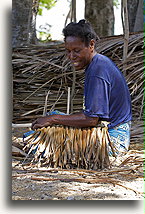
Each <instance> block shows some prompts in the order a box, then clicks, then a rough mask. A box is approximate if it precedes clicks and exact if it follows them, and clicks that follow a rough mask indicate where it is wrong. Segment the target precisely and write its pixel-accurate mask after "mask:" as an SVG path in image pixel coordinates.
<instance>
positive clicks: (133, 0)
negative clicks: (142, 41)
mask: <svg viewBox="0 0 145 214" xmlns="http://www.w3.org/2000/svg"><path fill="white" fill-rule="evenodd" d="M127 7H128V16H129V17H128V18H129V31H130V32H138V31H143V22H144V18H143V12H144V4H143V0H128V1H127Z"/></svg>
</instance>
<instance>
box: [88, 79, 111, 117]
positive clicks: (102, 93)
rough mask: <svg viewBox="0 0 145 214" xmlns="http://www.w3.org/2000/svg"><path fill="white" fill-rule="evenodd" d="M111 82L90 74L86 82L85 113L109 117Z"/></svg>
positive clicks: (91, 115)
mask: <svg viewBox="0 0 145 214" xmlns="http://www.w3.org/2000/svg"><path fill="white" fill-rule="evenodd" d="M110 90H111V87H110V83H108V82H107V81H106V80H104V79H102V78H100V77H97V76H90V77H89V78H88V79H87V81H86V82H85V91H84V98H85V103H84V105H85V109H84V114H86V115H87V116H90V117H100V118H106V119H107V118H109V99H110Z"/></svg>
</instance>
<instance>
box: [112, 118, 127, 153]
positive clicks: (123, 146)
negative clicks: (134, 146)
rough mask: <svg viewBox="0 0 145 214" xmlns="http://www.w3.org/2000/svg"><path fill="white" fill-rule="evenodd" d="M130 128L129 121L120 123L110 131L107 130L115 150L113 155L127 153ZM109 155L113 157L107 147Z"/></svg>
mask: <svg viewBox="0 0 145 214" xmlns="http://www.w3.org/2000/svg"><path fill="white" fill-rule="evenodd" d="M130 128H131V121H130V122H127V123H122V124H120V125H118V126H116V127H113V128H112V129H108V132H109V135H110V139H111V142H112V145H113V148H114V150H115V154H116V155H118V154H119V153H120V152H126V151H128V148H129V144H130ZM109 155H113V153H112V150H111V148H110V147H109Z"/></svg>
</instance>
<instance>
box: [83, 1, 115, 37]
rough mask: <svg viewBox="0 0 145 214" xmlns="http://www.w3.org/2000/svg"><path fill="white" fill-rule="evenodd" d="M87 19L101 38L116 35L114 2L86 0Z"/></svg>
mask: <svg viewBox="0 0 145 214" xmlns="http://www.w3.org/2000/svg"><path fill="white" fill-rule="evenodd" d="M85 18H86V19H87V20H88V21H89V22H90V23H91V24H92V26H93V28H94V30H95V32H96V33H97V35H98V36H99V37H104V36H111V35H113V34H114V10H113V0H85Z"/></svg>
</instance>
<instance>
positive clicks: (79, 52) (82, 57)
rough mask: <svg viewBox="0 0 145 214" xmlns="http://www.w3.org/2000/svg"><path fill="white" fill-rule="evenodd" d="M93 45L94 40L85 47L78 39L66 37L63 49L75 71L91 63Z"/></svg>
mask: <svg viewBox="0 0 145 214" xmlns="http://www.w3.org/2000/svg"><path fill="white" fill-rule="evenodd" d="M94 44H95V42H94V40H91V41H90V44H89V45H88V47H87V46H86V45H85V43H84V42H82V41H81V38H79V37H73V36H68V37H66V40H65V49H66V51H67V55H68V58H69V59H70V60H71V62H72V64H73V66H74V67H75V70H80V69H83V68H85V67H86V66H87V65H88V64H89V63H90V62H91V60H92V58H93V56H94Z"/></svg>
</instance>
